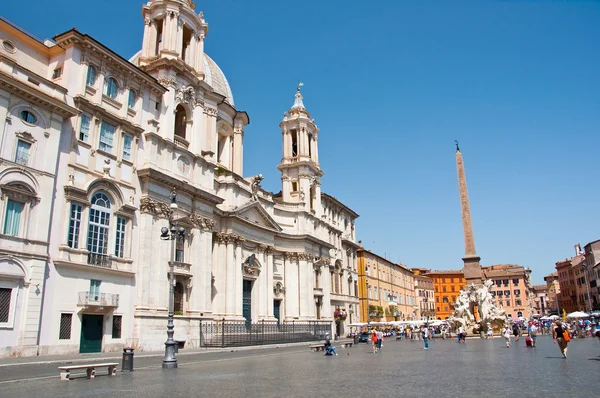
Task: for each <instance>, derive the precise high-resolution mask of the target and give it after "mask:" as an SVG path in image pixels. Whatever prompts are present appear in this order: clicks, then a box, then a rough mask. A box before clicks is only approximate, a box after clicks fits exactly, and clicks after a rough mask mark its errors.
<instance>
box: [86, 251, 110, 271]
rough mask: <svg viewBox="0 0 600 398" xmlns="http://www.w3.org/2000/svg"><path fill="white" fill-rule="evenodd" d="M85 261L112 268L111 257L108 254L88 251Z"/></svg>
mask: <svg viewBox="0 0 600 398" xmlns="http://www.w3.org/2000/svg"><path fill="white" fill-rule="evenodd" d="M87 263H88V264H89V265H95V266H97V267H103V268H112V259H111V258H110V256H109V255H108V254H102V253H89V254H88V258H87Z"/></svg>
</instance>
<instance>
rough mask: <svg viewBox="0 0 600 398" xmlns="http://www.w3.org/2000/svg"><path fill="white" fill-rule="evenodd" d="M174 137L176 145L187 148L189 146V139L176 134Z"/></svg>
mask: <svg viewBox="0 0 600 398" xmlns="http://www.w3.org/2000/svg"><path fill="white" fill-rule="evenodd" d="M174 138H175V139H174V141H175V145H177V146H178V147H181V148H185V149H187V148H188V147H189V146H190V143H189V141H188V140H186V139H185V138H183V137H180V136H178V135H176V136H174Z"/></svg>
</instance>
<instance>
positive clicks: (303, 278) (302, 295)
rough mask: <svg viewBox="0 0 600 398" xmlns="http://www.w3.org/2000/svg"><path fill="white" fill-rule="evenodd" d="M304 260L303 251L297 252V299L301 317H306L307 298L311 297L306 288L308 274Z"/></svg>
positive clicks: (308, 309) (305, 256)
mask: <svg viewBox="0 0 600 398" xmlns="http://www.w3.org/2000/svg"><path fill="white" fill-rule="evenodd" d="M306 260H308V256H307V255H306V254H304V253H298V293H299V294H298V299H299V301H300V303H299V304H300V305H299V314H298V315H300V317H301V318H306V317H307V316H308V315H309V313H310V303H309V300H311V299H312V297H311V296H312V294H311V292H309V290H308V288H309V286H308V283H309V282H308V278H307V277H308V275H309V271H308V268H307V266H306Z"/></svg>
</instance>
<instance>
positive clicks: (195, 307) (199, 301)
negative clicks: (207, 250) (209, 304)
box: [188, 225, 210, 313]
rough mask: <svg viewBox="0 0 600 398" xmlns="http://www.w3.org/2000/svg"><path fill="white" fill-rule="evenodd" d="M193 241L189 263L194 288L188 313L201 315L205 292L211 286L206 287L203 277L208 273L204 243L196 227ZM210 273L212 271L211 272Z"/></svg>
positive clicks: (191, 292)
mask: <svg viewBox="0 0 600 398" xmlns="http://www.w3.org/2000/svg"><path fill="white" fill-rule="evenodd" d="M191 232H192V234H191V235H192V236H193V238H192V241H191V247H190V252H191V253H190V254H191V256H190V260H189V261H188V262H189V263H190V264H191V271H192V279H191V282H192V288H191V289H190V297H189V299H188V308H189V309H188V312H191V313H200V312H201V311H202V310H203V301H204V294H203V293H204V291H206V290H207V289H208V288H210V285H208V286H207V285H206V280H205V279H204V278H203V275H204V274H205V273H206V270H205V269H204V267H205V266H206V264H204V261H202V260H203V258H202V254H203V251H204V242H203V239H202V238H203V235H204V233H203V232H202V230H201V229H200V228H199V227H198V226H197V225H196V227H195V228H193V229H192V231H191ZM209 273H210V270H209Z"/></svg>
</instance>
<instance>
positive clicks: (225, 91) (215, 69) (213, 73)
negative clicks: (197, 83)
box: [129, 50, 235, 106]
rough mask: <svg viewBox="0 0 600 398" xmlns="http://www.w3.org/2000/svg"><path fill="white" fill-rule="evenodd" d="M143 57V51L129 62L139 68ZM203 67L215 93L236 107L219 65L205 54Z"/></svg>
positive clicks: (206, 78)
mask: <svg viewBox="0 0 600 398" xmlns="http://www.w3.org/2000/svg"><path fill="white" fill-rule="evenodd" d="M141 55H142V51H141V50H140V51H138V52H137V53H136V54H135V55H134V56H133V57H131V58H130V59H129V62H131V63H132V64H134V65H135V66H139V65H140V63H139V59H140V56H141ZM202 64H203V65H202V67H203V69H204V80H205V81H206V83H208V84H209V85H210V86H211V87H212V88H213V90H214V91H215V93H217V94H221V95H222V96H224V97H225V101H226V102H227V103H228V104H229V105H231V106H235V103H234V102H233V93H232V92H231V87H230V86H229V82H228V81H227V78H226V77H225V74H224V73H223V71H222V70H221V68H219V65H217V63H216V62H215V61H213V59H212V58H211V57H209V56H208V55H206V53H204V57H203V59H202Z"/></svg>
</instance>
